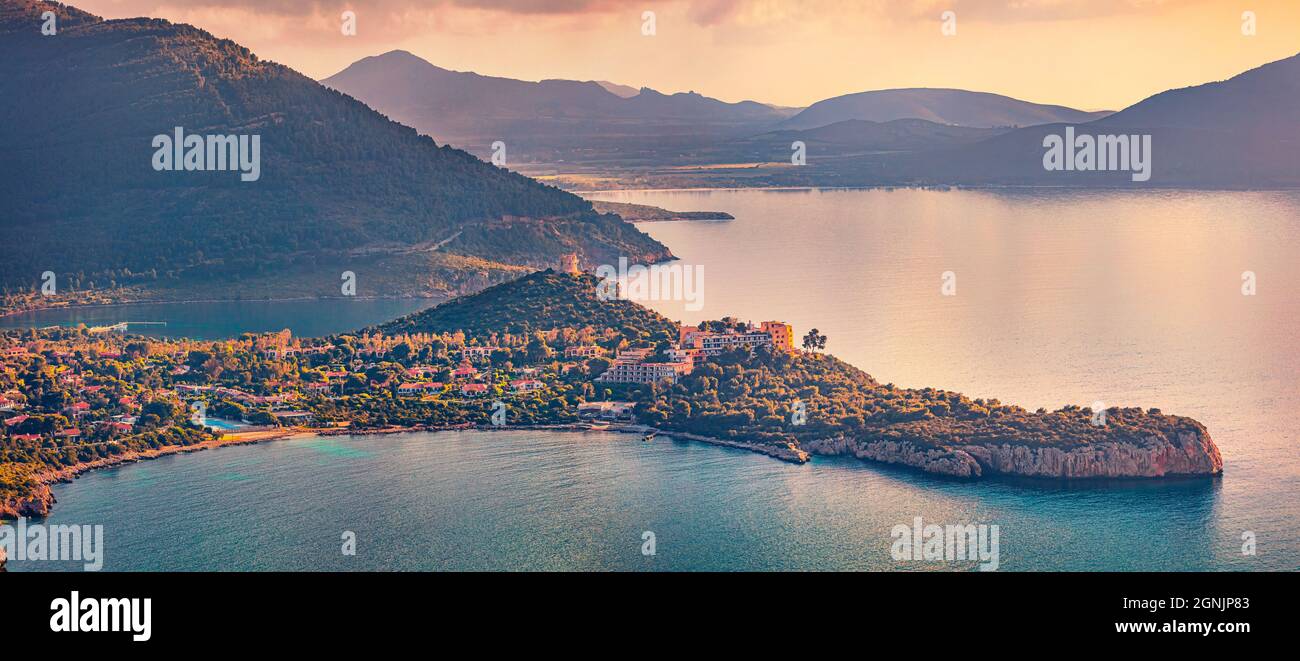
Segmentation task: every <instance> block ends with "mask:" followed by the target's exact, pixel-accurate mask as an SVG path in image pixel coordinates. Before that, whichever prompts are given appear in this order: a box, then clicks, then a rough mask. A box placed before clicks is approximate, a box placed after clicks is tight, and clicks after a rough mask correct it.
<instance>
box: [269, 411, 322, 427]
mask: <svg viewBox="0 0 1300 661" xmlns="http://www.w3.org/2000/svg"><path fill="white" fill-rule="evenodd" d="M271 415H272V416H273V417H274V418H275V421H276V422H278V423H280V424H282V425H305V424H308V423H310V422H311V421H312V420H313V419H314V418H315V414H313V413H312V412H310V411H271Z"/></svg>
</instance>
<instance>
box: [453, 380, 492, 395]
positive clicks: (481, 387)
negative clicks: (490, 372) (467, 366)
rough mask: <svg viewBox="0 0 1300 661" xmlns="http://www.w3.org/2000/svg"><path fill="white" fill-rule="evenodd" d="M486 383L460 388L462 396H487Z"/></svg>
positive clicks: (467, 384) (468, 384)
mask: <svg viewBox="0 0 1300 661" xmlns="http://www.w3.org/2000/svg"><path fill="white" fill-rule="evenodd" d="M487 390H488V387H487V384H486V383H466V384H464V385H462V386H461V387H460V394H462V395H468V396H471V397H473V396H478V395H485V394H487Z"/></svg>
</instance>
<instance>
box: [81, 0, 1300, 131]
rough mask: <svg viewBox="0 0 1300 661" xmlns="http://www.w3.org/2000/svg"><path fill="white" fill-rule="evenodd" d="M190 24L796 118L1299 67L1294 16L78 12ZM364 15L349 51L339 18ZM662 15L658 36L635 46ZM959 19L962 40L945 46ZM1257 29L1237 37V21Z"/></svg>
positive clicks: (1138, 3) (1201, 8)
mask: <svg viewBox="0 0 1300 661" xmlns="http://www.w3.org/2000/svg"><path fill="white" fill-rule="evenodd" d="M70 4H72V5H74V6H77V7H80V8H82V9H85V10H87V11H90V12H92V13H95V14H99V15H101V16H104V17H106V18H124V17H130V16H155V17H161V18H166V19H169V20H172V21H177V22H185V23H191V24H194V25H197V26H199V27H201V28H203V29H205V30H208V31H209V32H212V33H213V34H215V35H217V36H220V37H228V38H230V39H233V40H235V41H237V42H240V43H241V44H243V45H245V46H248V47H249V48H251V49H252V50H253V51H254V52H255V53H257V54H258V55H259V56H261V57H264V58H267V59H271V60H275V61H277V62H281V63H284V64H287V65H289V66H291V67H293V68H295V69H297V70H299V71H301V72H303V73H305V74H307V75H309V76H312V77H314V78H323V77H326V76H328V75H331V74H333V73H335V72H337V71H339V70H341V69H343V68H344V67H346V66H347V65H348V64H349V63H351V62H353V61H355V60H357V59H360V58H361V57H364V56H367V55H375V54H379V53H383V52H386V51H389V50H392V49H396V48H401V49H405V50H409V51H411V52H413V53H415V54H416V55H419V56H421V57H423V58H425V59H427V60H429V61H430V62H432V63H434V64H436V65H438V66H441V67H445V68H449V69H456V70H461V71H476V72H479V73H483V74H488V75H497V76H507V77H512V78H522V79H526V80H539V79H542V78H571V79H577V80H609V81H613V82H617V83H623V84H627V85H632V86H642V85H644V86H648V87H653V88H655V89H658V90H660V91H662V92H680V91H687V90H695V91H697V92H700V93H702V94H706V95H708V96H714V97H718V98H721V99H724V100H728V101H739V100H741V99H754V100H756V101H764V102H767V103H776V104H781V105H790V106H803V105H807V104H809V103H812V102H814V101H817V100H820V99H823V98H827V97H831V96H837V95H840V94H847V93H851V92H860V91H864V90H870V89H884V88H890V87H958V88H963V89H971V90H979V91H988V92H997V93H1000V94H1006V95H1009V96H1013V97H1017V98H1022V99H1026V100H1029V101H1036V102H1040V103H1059V104H1062V105H1068V106H1073V107H1077V108H1082V109H1088V110H1097V109H1103V108H1105V109H1119V108H1122V107H1124V106H1126V105H1129V104H1131V103H1133V102H1136V101H1139V100H1141V99H1143V98H1145V97H1147V96H1149V95H1151V94H1154V93H1156V92H1159V91H1163V90H1165V89H1169V88H1173V87H1185V86H1188V85H1195V84H1199V83H1203V82H1207V81H1210V80H1220V79H1223V78H1228V77H1231V76H1232V75H1235V74H1237V73H1240V72H1241V71H1244V70H1246V69H1249V68H1252V67H1255V66H1258V65H1260V64H1263V63H1265V62H1270V61H1273V60H1277V59H1281V58H1283V57H1288V56H1291V55H1295V54H1296V53H1297V52H1298V51H1300V0H1240V1H1230V0H1009V1H995V0H857V1H852V0H690V1H685V0H675V1H650V0H428V1H424V2H420V1H416V0H353V1H351V2H336V1H335V0H71V3H70ZM344 10H352V11H354V12H355V13H356V16H357V34H356V36H344V35H343V34H341V31H340V29H339V28H340V22H341V21H340V14H341V13H342V12H343V11H344ZM646 11H652V12H654V27H655V34H654V35H653V36H643V35H642V28H643V18H642V16H643V14H644V12H646ZM945 11H952V12H953V13H954V14H955V16H956V34H955V35H953V36H944V35H943V34H942V33H941V26H942V19H941V16H942V15H943V13H944V12H945ZM1245 11H1251V12H1253V13H1254V15H1255V17H1256V23H1255V26H1256V34H1255V35H1254V36H1245V35H1243V17H1242V13H1243V12H1245Z"/></svg>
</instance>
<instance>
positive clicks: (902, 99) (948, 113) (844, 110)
mask: <svg viewBox="0 0 1300 661" xmlns="http://www.w3.org/2000/svg"><path fill="white" fill-rule="evenodd" d="M1108 114H1110V111H1101V112H1085V111H1082V110H1075V109H1073V108H1067V107H1065V106H1056V105H1045V104H1041V103H1030V102H1028V101H1021V100H1019V99H1013V98H1011V97H1009V96H1003V95H1001V94H991V93H988V92H971V91H967V90H959V89H940V88H924V87H918V88H906V89H889V90H873V91H869V92H858V93H856V94H845V95H843V96H837V97H834V98H830V99H825V100H823V101H818V102H817V103H814V104H812V105H811V106H808V107H807V108H805V109H803V111H801V112H800V113H799V114H797V115H795V116H793V117H791V118H790V119H788V120H786V121H785V122H783V123H782V124H781V128H783V129H811V128H817V127H819V126H827V125H829V124H834V123H837V122H843V121H846V120H867V121H872V122H890V121H894V120H899V119H924V120H926V121H930V122H934V123H936V124H950V125H953V126H964V127H969V128H1010V127H1019V126H1032V125H1035V124H1052V123H1055V122H1070V123H1080V122H1089V121H1093V120H1096V119H1100V118H1102V117H1105V116H1106V115H1108Z"/></svg>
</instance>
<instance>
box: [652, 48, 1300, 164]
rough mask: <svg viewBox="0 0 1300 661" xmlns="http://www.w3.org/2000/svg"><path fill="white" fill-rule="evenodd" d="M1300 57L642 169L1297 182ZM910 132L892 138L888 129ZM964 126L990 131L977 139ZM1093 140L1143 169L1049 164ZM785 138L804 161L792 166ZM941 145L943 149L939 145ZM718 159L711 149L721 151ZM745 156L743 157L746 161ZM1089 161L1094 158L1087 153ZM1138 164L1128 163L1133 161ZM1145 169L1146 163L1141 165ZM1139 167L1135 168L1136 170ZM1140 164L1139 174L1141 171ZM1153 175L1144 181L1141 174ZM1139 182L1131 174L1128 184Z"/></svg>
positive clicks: (842, 128) (747, 146)
mask: <svg viewBox="0 0 1300 661" xmlns="http://www.w3.org/2000/svg"><path fill="white" fill-rule="evenodd" d="M1296 108H1300V55H1297V56H1292V57H1289V58H1286V59H1283V60H1279V61H1277V62H1272V63H1269V64H1265V65H1263V66H1260V67H1257V68H1255V69H1252V70H1250V71H1246V72H1243V73H1241V74H1239V75H1237V76H1234V77H1232V78H1231V79H1229V80H1226V81H1219V82H1211V83H1206V84H1203V85H1197V86H1194V87H1188V88H1183V89H1177V90H1170V91H1167V92H1162V93H1159V94H1156V95H1154V96H1151V97H1149V98H1147V99H1144V100H1143V101H1140V102H1138V103H1136V104H1134V105H1132V106H1130V107H1128V108H1125V109H1124V110H1122V111H1119V112H1116V113H1112V114H1108V115H1106V116H1105V117H1102V118H1100V119H1095V120H1092V121H1088V122H1082V123H1075V122H1054V123H1050V124H1039V125H1035V126H1028V127H1023V128H1017V129H967V128H963V127H952V126H949V127H947V130H949V131H953V133H950V134H946V135H945V134H942V133H938V129H936V128H935V126H936V125H933V124H930V125H927V124H918V123H916V122H917V121H918V120H895V122H908V123H906V124H901V125H896V124H895V123H894V122H886V123H884V124H879V125H874V126H873V125H871V124H866V123H861V122H860V120H857V121H855V120H848V122H847V123H846V122H838V123H835V124H831V125H828V126H824V127H818V128H813V129H805V130H778V131H774V132H769V133H766V134H762V135H757V136H753V137H750V138H746V139H743V140H736V141H732V142H731V143H728V144H723V145H717V144H715V145H712V146H711V147H710V150H709V155H710V156H711V157H713V158H715V159H717V160H713V161H711V162H714V163H722V164H730V165H723V166H712V167H708V168H697V169H696V170H694V171H687V169H686V168H683V167H677V168H676V169H674V170H668V169H666V168H665V169H662V170H660V171H659V172H655V173H653V176H647V175H642V176H639V177H638V178H637V179H636V183H637V184H638V185H640V186H642V187H646V188H680V187H701V186H714V187H732V186H768V187H779V186H953V185H956V186H1048V187H1070V188H1097V187H1101V188H1151V187H1160V188H1200V189H1261V188H1262V189H1293V188H1300V112H1297V111H1296ZM891 126H893V127H894V128H895V130H897V129H901V128H902V127H905V126H907V127H911V130H912V132H910V133H907V132H901V133H899V134H898V135H896V136H894V135H891V133H889V132H886V131H885V129H886V128H888V127H891ZM971 131H987V132H988V133H987V134H986V135H984V136H982V137H981V136H980V135H979V134H978V133H974V132H971ZM1070 133H1072V134H1074V135H1075V136H1076V140H1078V139H1080V136H1085V135H1087V136H1090V137H1091V138H1092V139H1093V141H1094V144H1097V141H1098V140H1100V139H1102V138H1105V139H1107V140H1108V141H1109V140H1111V138H1112V137H1119V136H1127V139H1126V141H1127V142H1129V143H1130V145H1131V144H1132V143H1133V141H1136V144H1138V145H1142V144H1144V143H1145V142H1146V141H1147V140H1148V139H1149V142H1150V146H1151V148H1150V152H1149V153H1145V154H1144V160H1145V161H1146V163H1144V164H1142V165H1141V167H1140V168H1133V167H1130V168H1127V169H1125V168H1119V169H1115V170H1106V171H1101V170H1097V171H1091V170H1077V169H1076V170H1072V171H1066V170H1048V169H1047V168H1046V167H1045V156H1046V155H1047V151H1048V150H1047V148H1046V146H1045V145H1048V144H1052V141H1054V140H1058V139H1059V140H1061V141H1062V142H1063V139H1064V137H1065V136H1066V135H1067V134H1070ZM792 139H797V140H804V141H805V142H806V145H807V164H806V166H802V167H791V166H790V165H789V154H790V151H789V148H790V141H791V140H792ZM945 142H946V143H947V144H945ZM724 149H726V150H730V151H729V152H723V155H722V156H714V154H716V153H718V152H721V151H722V150H724ZM746 159H748V160H746ZM1094 162H1095V160H1094ZM1132 165H1133V164H1132V163H1130V166H1132ZM1148 166H1149V167H1148ZM1135 169H1138V170H1139V171H1138V172H1135V171H1134V170H1135ZM1141 170H1145V171H1146V172H1145V174H1144V173H1143V172H1141ZM1146 174H1149V178H1147V177H1146ZM1135 177H1136V179H1135Z"/></svg>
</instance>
